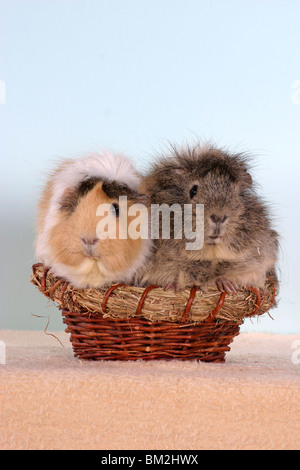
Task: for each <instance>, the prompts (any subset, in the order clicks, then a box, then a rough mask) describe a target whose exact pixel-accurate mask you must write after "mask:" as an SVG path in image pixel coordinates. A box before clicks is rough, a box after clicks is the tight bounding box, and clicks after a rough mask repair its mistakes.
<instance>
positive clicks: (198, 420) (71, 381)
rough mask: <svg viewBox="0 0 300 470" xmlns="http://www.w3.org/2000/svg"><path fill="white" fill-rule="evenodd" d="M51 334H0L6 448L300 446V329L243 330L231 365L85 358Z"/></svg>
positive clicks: (0, 428)
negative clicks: (279, 332) (281, 331)
mask: <svg viewBox="0 0 300 470" xmlns="http://www.w3.org/2000/svg"><path fill="white" fill-rule="evenodd" d="M55 336H56V337H57V338H58V339H60V341H61V342H62V344H63V346H62V345H61V344H60V343H59V342H58V341H57V339H56V338H54V337H53V336H48V335H46V334H45V333H44V332H37V331H34V332H30V331H23V332H22V331H5V330H4V331H0V340H2V341H4V343H5V347H6V363H5V364H2V365H0V449H100V450H101V449H108V450H122V449H123V450H124V449H129V450H138V449H144V450H159V449H160V450H178V449H181V450H201V449H299V448H300V401H299V399H300V352H299V350H300V341H299V340H300V335H298V336H295V335H293V336H291V335H283V336H281V335H268V334H262V333H242V334H240V335H239V336H238V337H237V338H236V339H235V340H234V342H233V344H232V348H231V351H230V353H228V354H227V360H226V363H225V364H205V363H199V362H196V361H192V362H180V361H174V360H173V361H151V362H86V361H81V360H79V359H77V358H74V357H73V352H72V348H71V344H70V342H69V336H68V335H67V334H66V333H55ZM1 345H2V356H1V354H0V359H1V357H2V362H4V360H3V357H4V356H3V343H1ZM1 345H0V346H1ZM297 348H298V352H299V353H298V352H297ZM0 362H1V361H0Z"/></svg>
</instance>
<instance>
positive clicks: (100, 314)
mask: <svg viewBox="0 0 300 470" xmlns="http://www.w3.org/2000/svg"><path fill="white" fill-rule="evenodd" d="M32 269H33V274H32V276H31V282H32V283H33V284H34V285H36V286H37V287H38V289H39V290H40V291H41V292H42V293H43V294H44V295H45V296H47V297H48V298H49V299H51V300H53V301H55V302H56V303H57V304H58V305H59V308H60V309H61V310H62V315H63V318H64V322H65V323H66V325H67V329H66V331H67V332H68V333H70V334H71V335H70V340H71V342H72V346H73V351H74V354H75V356H79V357H80V358H81V359H93V360H101V359H102V360H107V359H109V360H137V359H143V360H145V359H176V358H179V359H182V360H183V359H186V360H191V359H197V360H201V361H205V362H224V361H225V354H226V352H227V351H229V350H230V347H229V344H230V343H231V342H232V341H233V339H234V337H235V336H237V335H238V334H239V331H240V325H241V324H242V323H243V321H244V318H246V317H251V316H257V315H262V314H264V313H266V312H268V310H269V309H270V308H272V307H273V306H274V305H275V298H276V289H277V283H276V281H275V280H272V279H268V281H267V282H266V285H265V289H264V291H263V292H261V291H258V290H256V289H254V288H252V287H249V288H247V289H241V290H239V291H238V293H237V294H236V295H234V296H231V295H227V294H225V293H220V292H219V291H218V290H217V289H216V288H210V289H208V290H207V291H206V292H202V291H201V290H199V289H196V288H195V287H194V288H192V289H190V290H185V291H184V292H180V293H175V292H174V291H164V290H163V289H162V288H160V287H158V286H149V287H147V288H146V289H145V288H139V287H133V286H127V285H124V284H116V285H113V286H111V287H110V288H109V289H107V288H106V289H74V288H73V287H72V286H71V285H70V284H69V283H68V282H66V281H65V280H63V279H59V278H56V277H54V276H53V275H52V274H51V272H50V271H49V270H48V269H45V268H44V266H43V265H42V264H35V265H33V267H32Z"/></svg>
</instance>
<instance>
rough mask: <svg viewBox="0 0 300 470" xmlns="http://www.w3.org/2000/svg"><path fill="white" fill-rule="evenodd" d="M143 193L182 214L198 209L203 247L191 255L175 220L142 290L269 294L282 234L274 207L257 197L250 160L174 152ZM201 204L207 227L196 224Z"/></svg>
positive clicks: (210, 150) (158, 244)
mask: <svg viewBox="0 0 300 470" xmlns="http://www.w3.org/2000/svg"><path fill="white" fill-rule="evenodd" d="M143 191H145V193H146V194H147V195H148V196H149V197H150V200H151V203H152V204H158V205H163V204H167V205H169V206H172V205H174V204H175V205H177V206H180V207H181V208H182V213H183V212H184V209H185V208H186V207H187V206H189V205H192V218H193V230H194V233H195V227H196V230H198V231H199V230H202V244H201V246H198V247H197V249H192V250H188V249H187V241H188V240H187V237H186V236H185V233H186V231H184V230H183V231H182V234H183V236H182V237H181V238H179V237H178V238H176V236H175V232H176V230H174V220H175V219H174V217H175V216H174V217H173V218H172V217H171V219H170V221H171V237H170V238H169V239H168V238H166V239H164V238H163V237H162V236H161V234H162V232H161V230H160V236H159V238H158V239H157V240H155V242H154V247H153V250H152V254H151V256H150V257H149V259H148V263H147V265H145V266H144V267H143V268H141V269H140V271H139V272H138V275H137V278H136V279H137V283H140V284H141V285H144V284H158V285H161V286H163V287H165V288H175V289H177V290H181V289H184V288H185V287H192V286H199V287H201V288H205V287H206V286H208V285H212V284H213V285H215V284H216V285H217V287H218V288H219V289H220V290H221V291H226V292H228V293H234V292H236V290H237V288H238V287H245V286H249V285H251V286H253V287H256V288H263V286H264V284H265V280H266V277H267V276H268V275H269V273H270V272H273V271H274V270H275V265H276V262H277V254H278V234H277V233H276V231H275V230H273V229H272V227H271V221H270V216H269V211H268V206H267V205H266V204H265V203H263V201H262V200H261V199H260V198H259V197H258V195H257V194H256V191H255V188H254V185H253V182H252V177H251V175H250V173H249V158H248V157H247V156H246V155H244V154H230V153H228V152H227V151H224V150H221V149H218V148H214V147H213V146H209V145H206V146H203V147H201V146H200V145H196V146H194V147H189V146H187V147H185V148H176V147H175V146H173V147H172V154H171V155H169V156H162V157H160V158H159V159H158V160H157V161H156V162H155V163H154V164H153V165H152V167H151V170H150V171H149V172H148V174H147V175H146V176H145V178H144V182H143ZM198 205H203V206H204V216H203V220H202V223H201V224H200V225H201V227H200V228H197V224H196V223H195V217H196V215H197V212H196V208H197V207H200V206H198ZM182 223H183V224H184V219H183V221H182ZM197 233H198V232H196V235H197Z"/></svg>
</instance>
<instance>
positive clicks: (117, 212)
mask: <svg viewBox="0 0 300 470" xmlns="http://www.w3.org/2000/svg"><path fill="white" fill-rule="evenodd" d="M111 206H112V212H113V214H114V215H115V216H116V217H119V215H120V207H119V204H117V203H116V202H114V203H113V204H112V205H111Z"/></svg>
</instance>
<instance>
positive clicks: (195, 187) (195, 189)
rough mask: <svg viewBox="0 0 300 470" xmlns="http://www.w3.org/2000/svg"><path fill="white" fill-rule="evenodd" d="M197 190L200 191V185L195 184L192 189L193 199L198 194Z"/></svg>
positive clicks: (191, 196) (191, 195)
mask: <svg viewBox="0 0 300 470" xmlns="http://www.w3.org/2000/svg"><path fill="white" fill-rule="evenodd" d="M197 191H198V185H197V184H194V186H193V187H192V189H191V190H190V198H191V199H193V197H194V196H196V194H197Z"/></svg>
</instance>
